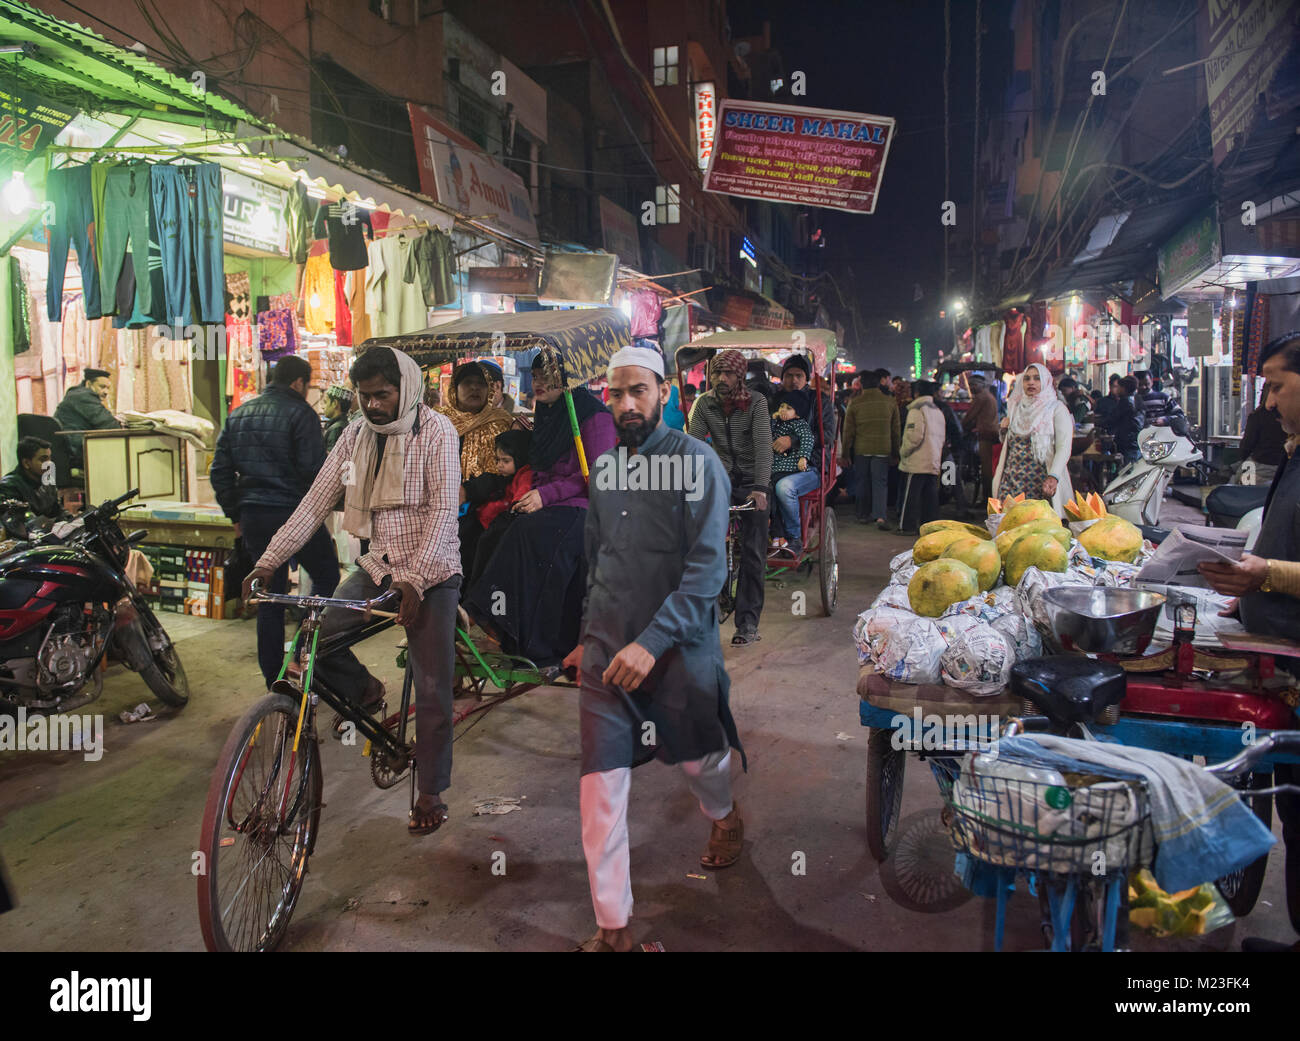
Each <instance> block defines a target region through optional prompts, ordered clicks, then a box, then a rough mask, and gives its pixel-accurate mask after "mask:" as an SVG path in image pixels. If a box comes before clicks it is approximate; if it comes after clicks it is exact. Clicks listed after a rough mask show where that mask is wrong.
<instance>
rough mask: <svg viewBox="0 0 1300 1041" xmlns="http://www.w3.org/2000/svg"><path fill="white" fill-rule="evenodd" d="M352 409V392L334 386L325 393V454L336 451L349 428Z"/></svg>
mask: <svg viewBox="0 0 1300 1041" xmlns="http://www.w3.org/2000/svg"><path fill="white" fill-rule="evenodd" d="M351 408H352V391H350V390H348V388H347V387H341V386H337V385H336V386H333V387H330V389H329V390H327V391H326V392H325V454H326V455H328V454H329V453H330V452H332V451H333V450H334V445H335V444H336V443H337V441H338V439H339V437H340V436H341V435H342V433H343V431H344V430H346V429H347V428H348V410H349V409H351Z"/></svg>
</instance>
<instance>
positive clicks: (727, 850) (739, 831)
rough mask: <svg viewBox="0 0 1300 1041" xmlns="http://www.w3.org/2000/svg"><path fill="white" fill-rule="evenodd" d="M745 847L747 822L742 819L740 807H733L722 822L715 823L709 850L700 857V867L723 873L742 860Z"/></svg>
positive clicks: (710, 834)
mask: <svg viewBox="0 0 1300 1041" xmlns="http://www.w3.org/2000/svg"><path fill="white" fill-rule="evenodd" d="M744 845H745V822H744V821H743V820H741V819H740V806H739V805H733V806H732V807H731V812H730V813H729V814H727V815H726V816H725V817H724V818H723V819H722V820H720V821H714V822H713V830H712V831H711V832H710V833H709V848H708V849H707V850H706V851H705V853H704V856H702V857H700V866H701V867H706V868H711V869H712V870H714V871H721V870H722V869H723V868H729V867H731V865H732V864H734V863H735V862H736V861H738V860H739V859H740V851H741V848H742V847H743V846H744Z"/></svg>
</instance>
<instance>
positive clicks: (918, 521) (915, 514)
mask: <svg viewBox="0 0 1300 1041" xmlns="http://www.w3.org/2000/svg"><path fill="white" fill-rule="evenodd" d="M898 477H899V480H900V481H902V482H903V505H902V507H901V508H900V510H899V512H900V513H901V514H902V520H901V521H900V522H899V527H900V528H902V530H903V531H905V532H907V531H916V530H917V529H918V528H919V527H920V526H921V525H922V524H926V523H928V522H930V521H932V520H934V519H935V518H937V517H938V516H939V475H938V474H909V473H901V472H900V473H899V475H898Z"/></svg>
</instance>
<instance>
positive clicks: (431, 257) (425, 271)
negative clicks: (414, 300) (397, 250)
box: [402, 228, 456, 308]
mask: <svg viewBox="0 0 1300 1041" xmlns="http://www.w3.org/2000/svg"><path fill="white" fill-rule="evenodd" d="M402 280H403V281H405V282H414V283H418V284H419V286H420V291H421V293H422V294H423V299H424V305H425V307H426V308H428V307H444V306H446V305H447V304H451V303H454V302H455V300H456V251H455V249H454V247H453V246H452V242H451V236H450V235H446V234H444V233H443V232H441V231H438V230H437V229H436V228H435V229H433V230H431V231H428V232H425V233H424V234H423V235H421V236H420V237H419V238H418V239H416V240H415V242H414V243H413V244H412V246H411V248H410V249H409V250H408V252H407V255H406V266H405V268H403V271H402Z"/></svg>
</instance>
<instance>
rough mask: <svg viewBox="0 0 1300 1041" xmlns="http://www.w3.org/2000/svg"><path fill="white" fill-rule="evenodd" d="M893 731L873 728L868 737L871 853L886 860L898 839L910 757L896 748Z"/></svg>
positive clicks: (868, 811) (868, 824) (869, 844)
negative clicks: (904, 777) (904, 783)
mask: <svg viewBox="0 0 1300 1041" xmlns="http://www.w3.org/2000/svg"><path fill="white" fill-rule="evenodd" d="M893 737H894V730H893V728H892V727H871V729H870V732H869V733H868V735H867V849H869V850H870V851H871V855H872V856H873V857H875V858H876V860H877V861H881V860H884V859H885V858H886V857H887V856H889V853H890V850H891V849H893V846H894V842H895V841H896V840H897V838H898V818H899V817H900V816H901V813H900V812H899V811H900V810H901V809H902V806H903V774H904V772H905V771H906V769H907V753H906V752H904V751H902V750H901V749H898V748H895V747H894V745H893Z"/></svg>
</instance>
